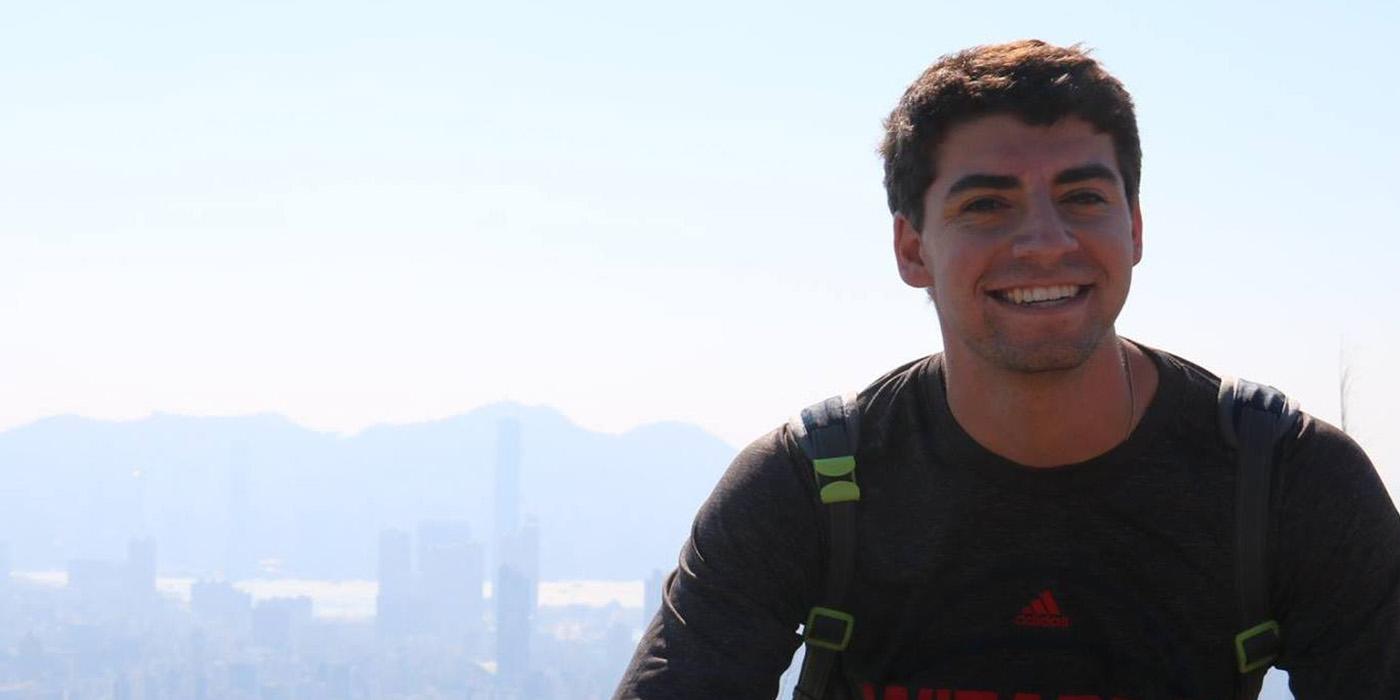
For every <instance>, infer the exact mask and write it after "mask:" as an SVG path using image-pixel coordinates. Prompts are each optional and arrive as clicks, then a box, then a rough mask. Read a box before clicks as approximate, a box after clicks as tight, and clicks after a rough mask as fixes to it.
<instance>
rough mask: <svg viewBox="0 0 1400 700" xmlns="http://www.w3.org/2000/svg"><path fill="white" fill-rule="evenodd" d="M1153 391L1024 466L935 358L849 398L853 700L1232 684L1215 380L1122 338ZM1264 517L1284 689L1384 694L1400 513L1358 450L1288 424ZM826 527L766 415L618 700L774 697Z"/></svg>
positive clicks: (806, 479)
mask: <svg viewBox="0 0 1400 700" xmlns="http://www.w3.org/2000/svg"><path fill="white" fill-rule="evenodd" d="M1143 349H1144V350H1145V351H1146V352H1147V353H1148V355H1149V356H1150V357H1152V359H1153V361H1154V362H1155V363H1156V365H1157V368H1158V370H1159V374H1160V381H1159V384H1158V390H1157V393H1156V395H1155V396H1154V398H1153V400H1152V403H1151V405H1150V406H1149V407H1148V409H1147V412H1146V414H1145V415H1144V416H1143V418H1142V420H1141V422H1140V423H1139V424H1138V426H1137V428H1136V429H1135V430H1134V432H1133V433H1132V435H1131V436H1130V438H1129V439H1128V440H1126V441H1125V442H1123V443H1121V444H1119V445H1118V446H1117V447H1114V448H1113V449H1112V450H1110V451H1108V452H1107V453H1104V454H1102V455H1100V456H1098V457H1095V458H1093V459H1091V460H1088V461H1085V462H1081V463H1078V464H1072V465H1066V466H1062V467H1055V468H1049V469H1032V468H1027V467H1024V466H1022V465H1019V464H1016V463H1014V462H1011V461H1009V460H1006V459H1004V458H1001V457H999V456H997V455H995V454H993V453H991V452H989V451H987V450H986V449H985V448H983V447H982V446H981V445H979V444H978V443H977V442H975V441H974V440H973V439H972V438H971V437H970V436H969V435H968V434H967V433H966V432H964V431H963V430H962V428H961V427H960V426H959V425H958V424H957V422H956V421H955V420H954V419H953V417H952V414H951V413H950V412H949V410H948V405H947V401H946V397H945V395H944V391H943V374H942V361H941V360H942V358H941V356H938V355H934V356H931V357H927V358H924V359H922V360H919V361H916V362H913V363H910V364H908V365H905V366H903V367H901V368H899V369H897V370H895V371H893V372H891V373H890V374H887V375H885V376H884V377H882V378H880V379H879V380H877V381H876V382H875V383H873V384H872V385H871V386H869V387H868V388H866V389H865V390H864V391H863V392H861V393H860V395H859V398H858V401H859V403H860V405H861V407H862V420H861V444H860V448H859V451H858V452H857V455H856V461H857V464H858V467H857V472H856V474H857V477H856V478H857V480H858V481H859V483H860V487H861V501H860V504H859V508H858V516H857V547H856V552H857V554H856V568H855V575H854V578H853V580H852V585H851V593H850V596H849V600H848V604H847V606H846V609H847V610H849V612H850V613H851V614H853V615H854V617H855V620H856V623H855V628H854V635H853V637H852V639H851V644H850V647H849V649H848V651H847V652H846V653H845V654H844V655H843V659H842V665H843V669H842V670H843V672H844V675H845V676H846V677H847V678H848V679H849V681H850V687H852V688H854V689H856V692H857V693H858V694H859V695H861V696H863V697H865V698H872V699H876V700H879V699H882V698H883V699H901V700H902V699H904V698H908V699H909V700H924V698H928V699H929V700H1041V699H1043V700H1054V699H1055V698H1080V699H1081V700H1089V699H1090V698H1101V699H1102V700H1111V699H1112V698H1122V699H1130V700H1148V699H1152V698H1173V699H1174V698H1198V699H1202V700H1207V699H1208V700H1217V699H1222V698H1229V697H1231V696H1232V693H1233V689H1234V684H1235V682H1236V675H1237V673H1236V671H1235V668H1234V663H1235V662H1234V651H1233V639H1234V635H1235V633H1236V632H1238V631H1239V630H1238V629H1236V627H1238V624H1237V619H1236V617H1237V615H1236V607H1235V606H1236V599H1237V596H1236V589H1235V578H1234V553H1233V541H1234V535H1235V526H1234V520H1233V516H1234V507H1235V499H1234V481H1235V469H1234V458H1233V453H1232V452H1231V450H1230V449H1229V448H1227V446H1226V445H1225V443H1224V442H1223V439H1222V437H1221V436H1220V434H1219V428H1218V426H1217V424H1216V391H1217V389H1218V386H1219V379H1218V378H1217V377H1215V376H1214V375H1211V374H1210V373H1209V372H1207V371H1205V370H1203V369H1201V368H1199V367H1197V366H1195V365H1193V364H1191V363H1189V362H1186V361H1184V360H1182V359H1180V358H1177V357H1175V356H1173V355H1170V354H1168V353H1164V352H1161V351H1157V350H1152V349H1150V348H1143ZM1280 452H1281V454H1280V459H1279V460H1277V463H1276V467H1275V475H1274V491H1273V495H1272V499H1273V500H1272V505H1271V512H1272V516H1271V521H1270V527H1269V553H1270V562H1271V564H1270V569H1269V580H1270V582H1271V600H1272V605H1273V611H1274V615H1275V617H1276V619H1277V620H1278V621H1279V623H1280V625H1281V627H1282V630H1283V649H1282V652H1281V654H1280V656H1279V658H1278V660H1277V661H1276V664H1275V665H1277V666H1278V667H1280V668H1283V669H1285V670H1287V671H1288V672H1289V681H1290V685H1291V686H1292V689H1293V692H1294V694H1295V695H1296V696H1297V697H1298V698H1300V700H1335V699H1336V698H1349V699H1357V700H1359V699H1364V698H1375V699H1376V700H1382V699H1384V700H1395V699H1396V698H1400V516H1397V514H1396V510H1395V506H1394V504H1393V503H1392V501H1391V499H1390V498H1389V496H1388V495H1387V494H1386V491H1385V487H1384V485H1383V484H1382V483H1381V481H1380V479H1379V477H1378V476H1377V474H1376V471H1375V469H1374V467H1373V466H1372V465H1371V463H1370V461H1369V460H1368V459H1367V457H1366V455H1365V454H1364V453H1363V452H1362V451H1361V449H1360V448H1359V447H1358V446H1357V445H1356V444H1355V443H1354V442H1353V441H1352V440H1351V439H1350V438H1348V437H1347V436H1346V435H1345V434H1343V433H1341V432H1340V431H1338V430H1337V429H1336V428H1334V427H1332V426H1330V425H1328V424H1326V423H1324V422H1322V421H1319V420H1317V419H1314V418H1312V417H1310V416H1305V417H1304V419H1303V420H1302V422H1301V424H1300V427H1299V430H1298V432H1297V434H1296V435H1293V436H1290V437H1289V438H1287V439H1286V440H1285V441H1284V443H1283V445H1282V446H1281V448H1280ZM826 527H827V526H826V520H825V518H824V514H823V512H822V510H821V505H820V503H819V502H818V499H817V496H816V489H815V481H814V479H813V476H812V472H811V466H810V464H809V463H808V462H807V461H806V460H805V459H804V458H803V457H802V454H801V451H800V450H799V448H798V447H797V445H796V443H795V442H794V441H793V439H792V436H791V435H790V433H789V432H788V430H787V429H786V428H780V429H778V430H775V431H773V432H771V433H769V434H768V435H765V436H763V437H762V438H759V439H758V440H756V441H754V442H753V443H752V444H750V445H749V446H748V447H747V448H745V449H744V450H743V451H742V452H741V453H740V454H739V456H738V457H737V458H735V460H734V463H733V464H732V465H731V466H730V468H729V470H728V471H727V472H726V474H725V475H724V477H723V479H721V481H720V482H719V484H718V485H717V486H716V487H715V490H714V492H713V493H712V494H711V496H710V498H709V499H708V500H707V501H706V503H705V504H704V506H702V507H701V509H700V512H699V514H698V515H697V516H696V519H695V524H694V527H693V529H692V532H691V537H690V539H689V540H688V541H687V542H686V543H685V546H684V547H683V549H682V551H681V555H680V562H679V567H678V568H677V570H676V571H675V572H674V573H673V574H672V575H671V577H670V578H668V580H667V584H666V595H665V598H664V602H663V605H662V607H661V610H660V611H659V612H658V613H657V615H656V617H655V618H654V619H653V620H652V622H651V624H650V626H649V627H648V628H647V630H646V633H645V634H644V636H643V638H642V640H641V643H640V644H639V645H638V648H637V652H636V655H635V657H634V658H633V660H632V663H631V664H630V666H629V667H628V669H627V671H626V673H625V675H624V677H623V679H622V682H621V684H620V686H619V687H618V690H617V693H616V695H615V696H614V697H615V698H617V699H623V700H627V699H632V698H639V699H645V700H661V699H665V700H677V699H684V698H697V699H699V698H705V699H706V700H709V699H713V698H726V699H742V698H772V697H774V695H775V694H776V692H777V681H778V677H779V675H780V674H781V673H782V672H783V670H784V669H785V668H786V667H787V666H788V663H789V660H790V659H791V658H792V654H793V651H794V650H795V649H796V647H797V645H798V644H799V643H800V639H799V638H798V636H797V635H796V632H795V630H796V628H797V627H798V625H799V624H800V623H801V622H802V621H803V620H805V619H806V616H807V613H808V610H809V609H810V608H811V606H812V605H813V604H815V602H816V601H817V600H818V598H819V597H820V595H821V592H822V590H823V575H824V572H825V570H826V569H825V556H826V554H825V553H826V540H827V533H826Z"/></svg>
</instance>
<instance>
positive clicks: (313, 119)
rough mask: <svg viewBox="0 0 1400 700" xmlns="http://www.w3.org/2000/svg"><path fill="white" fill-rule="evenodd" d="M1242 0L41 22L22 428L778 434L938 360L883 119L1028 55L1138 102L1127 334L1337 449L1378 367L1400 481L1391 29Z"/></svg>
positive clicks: (281, 8) (12, 367) (1396, 482)
mask: <svg viewBox="0 0 1400 700" xmlns="http://www.w3.org/2000/svg"><path fill="white" fill-rule="evenodd" d="M1231 5H1234V7H1230V8H1222V7H1219V6H1217V4H1216V3H1195V4H1191V3H1187V4H1179V3H1132V4H1131V5H1129V4H1128V3H1122V4H1121V5H1120V4H1118V3H1092V2H1090V3H1077V4H1074V5H1073V6H1064V5H1052V4H1048V3H998V4H997V5H995V6H994V7H993V6H990V5H987V4H985V3H971V2H961V3H943V2H927V1H925V2H919V3H910V4H906V5H902V6H887V7H884V8H882V9H878V10H876V9H856V8H855V6H854V4H852V3H841V4H838V5H835V6H829V7H822V6H817V5H815V4H813V3H802V4H793V5H792V6H790V7H788V8H782V9H779V8H774V9H756V8H753V7H751V6H750V5H749V4H748V3H741V4H728V5H726V4H716V3H690V4H688V5H686V6H683V7H671V8H663V7H661V6H660V4H658V3H650V2H637V3H632V4H599V3H569V4H557V5H556V4H543V3H531V2H517V3H489V4H484V3H461V2H419V1H408V2H395V3H388V2H344V1H337V2H319V1H318V2H240V3H222V4H220V5H212V4H202V3H188V2H173V1H171V2H141V1H133V2H127V3H118V4H113V3H99V2H58V3H28V4H19V3H11V4H10V5H8V6H7V7H6V11H5V21H4V22H3V23H0V96H2V97H0V100H3V105H4V109H0V154H3V155H0V428H4V427H10V426H15V425H19V424H23V423H26V422H29V421H32V420H35V419H37V418H40V417H43V416H47V415H53V414H59V413H77V414H82V415H89V416H96V417H109V418H116V417H122V418H131V417H138V416H142V415H145V414H147V413H149V412H151V411H164V412H180V413H199V414H234V413H249V412H263V411H272V412H278V413H283V414H286V415H288V416H289V417H291V418H292V419H294V420H296V421H298V422H300V423H303V424H305V425H308V426H311V427H315V428H320V429H326V430H334V431H355V430H358V429H360V428H362V427H364V426H366V425H369V424H372V423H376V422H383V421H391V422H403V421H416V420H424V419H431V418H437V417H442V416H446V415H449V414H453V413H458V412H461V411H464V410H468V409H471V408H474V407H476V406H479V405H482V404H484V403H488V402H491V401H496V400H501V399H514V400H519V401H523V402H527V403H540V404H549V405H552V406H556V407H558V408H560V409H562V410H563V411H564V412H565V413H567V414H568V415H569V416H570V417H572V418H573V419H574V420H576V421H577V422H579V423H581V424H582V425H585V426H587V427H592V428H598V429H605V430H611V431H620V430H625V429H627V428H630V427H632V426H635V425H638V424H641V423H646V422H651V421H656V420H662V419H680V420H685V421H689V422H693V423H696V424H699V425H701V426H703V427H705V428H707V429H709V430H711V431H713V432H715V433H716V434H718V435H720V436H722V437H723V438H725V439H726V440H728V441H729V442H731V443H733V444H735V445H740V444H743V443H744V442H746V441H747V440H749V439H751V438H753V437H755V436H757V435H758V434H760V433H762V432H764V431H766V430H768V429H769V428H771V427H773V426H774V425H776V424H777V423H779V422H780V421H782V420H783V419H785V417H786V416H787V415H789V414H791V413H792V412H793V411H795V410H796V409H798V408H800V407H801V406H803V405H806V404H807V403H809V402H811V401H813V400H816V399H819V398H822V397H823V396H826V395H829V394H833V393H837V392H840V391H842V390H845V389H849V388H857V387H859V386H863V385H864V384H866V383H867V382H868V381H869V380H871V379H873V378H874V377H876V376H878V375H880V374H882V373H884V372H885V371H886V370H888V369H890V368H892V367H893V366H895V365H896V364H899V363H901V362H903V361H906V360H908V359H912V358H915V357H918V356H920V355H923V354H927V353H929V352H933V351H936V350H938V349H939V347H940V342H941V341H940V338H939V335H938V331H937V326H936V321H935V318H934V312H933V309H932V307H931V306H929V305H928V304H927V303H926V302H925V301H924V299H923V297H922V295H921V294H920V292H919V291H917V290H912V289H909V288H907V287H904V286H903V285H902V283H901V282H900V281H899V279H898V277H897V276H896V274H895V269H894V264H893V258H892V254H891V252H890V224H889V215H888V213H887V211H886V209H885V206H884V195H883V191H882V189H881V187H880V163H879V160H878V158H877V157H876V155H875V152H874V148H875V145H876V143H877V141H878V139H879V136H880V130H881V124H880V123H881V119H882V118H883V117H884V115H885V114H887V113H888V111H889V109H890V108H891V107H892V106H893V104H894V102H895V100H896V99H897V97H898V96H899V94H900V92H901V91H902V90H903V88H904V86H905V85H906V84H908V82H909V81H911V80H912V79H913V78H914V77H915V76H916V75H917V74H918V73H919V71H920V70H922V68H923V67H924V66H926V65H927V64H928V63H929V62H931V61H932V60H934V59H935V58H936V57H937V56H939V55H940V54H943V53H947V52H950V51H953V50H956V49H959V48H963V47H966V46H969V45H972V44H977V43H987V42H993V41H1002V40H1009V39H1015V38H1022V37H1028V36H1033V37H1040V38H1044V39H1047V40H1050V41H1053V42H1057V43H1070V42H1075V41H1082V42H1085V43H1086V44H1087V45H1089V46H1091V47H1094V48H1095V54H1096V55H1097V56H1098V57H1099V58H1100V59H1101V60H1102V61H1103V62H1104V63H1105V64H1106V65H1107V66H1108V68H1109V69H1110V70H1111V71H1113V72H1114V73H1115V74H1117V75H1118V76H1119V77H1120V78H1121V79H1122V80H1123V81H1124V82H1125V83H1126V84H1127V86H1128V88H1129V90H1131V91H1132V93H1133V94H1134V96H1135V98H1136V100H1137V104H1138V109H1139V119H1140V124H1141V129H1142V138H1143V148H1144V151H1145V158H1144V169H1143V186H1142V207H1143V210H1144V216H1145V220H1146V227H1145V237H1146V250H1145V256H1144V260H1143V262H1142V264H1141V265H1140V266H1139V267H1138V268H1137V270H1136V277H1135V280H1134V287H1133V293H1132V296H1131V297H1130V299H1129V302H1128V307H1127V309H1126V310H1125V312H1124V314H1123V316H1122V318H1121V320H1120V324H1119V329H1120V331H1121V332H1122V333H1124V334H1125V335H1128V336H1129V337H1132V338H1135V339H1138V340H1140V341H1142V342H1146V343H1148V344H1151V345H1155V346H1157V347H1161V348H1164V349H1167V350H1171V351H1173V352H1176V353H1178V354H1181V355H1184V356H1185V357H1187V358H1189V359H1192V360H1194V361H1197V362H1199V363H1201V364H1204V365H1206V366H1207V367H1209V368H1211V369H1214V370H1216V371H1218V372H1222V373H1230V374H1238V375H1241V376H1245V377H1248V378H1252V379H1257V380H1262V381H1266V382H1268V383H1272V384H1275V385H1276V386H1279V387H1280V388H1282V389H1284V390H1285V391H1287V392H1289V393H1290V394H1293V395H1295V396H1297V397H1298V398H1299V399H1301V400H1302V403H1303V405H1304V408H1306V409H1309V410H1311V411H1312V412H1313V413H1315V414H1317V415H1319V416H1322V417H1323V418H1326V419H1328V420H1331V421H1333V422H1336V421H1337V420H1338V418H1339V401H1338V391H1337V386H1338V364H1339V350H1340V349H1341V347H1342V346H1343V343H1345V345H1346V347H1347V348H1348V349H1349V357H1350V361H1351V364H1352V366H1353V374H1354V377H1355V388H1354V390H1353V395H1352V402H1351V408H1350V410H1351V416H1350V420H1351V422H1352V427H1353V432H1354V434H1355V435H1356V436H1357V437H1358V439H1359V440H1360V441H1361V442H1362V444H1363V445H1365V446H1366V447H1367V448H1368V450H1370V452H1371V454H1372V457H1373V458H1374V459H1375V460H1376V461H1377V462H1378V463H1379V464H1380V465H1381V467H1382V470H1383V472H1385V473H1386V474H1387V478H1388V480H1389V482H1390V484H1391V490H1392V492H1396V491H1397V489H1400V438H1397V437H1396V436H1395V435H1394V434H1393V431H1388V430H1387V428H1388V426H1389V425H1390V424H1392V423H1393V416H1394V411H1393V409H1390V408H1388V407H1387V406H1386V405H1385V404H1384V403H1383V400H1384V399H1385V397H1387V396H1397V395H1400V370H1397V369H1396V368H1395V367H1394V365H1393V364H1392V363H1388V362H1387V360H1388V359H1389V355H1391V354H1392V353H1393V351H1394V349H1395V348H1396V347H1397V346H1400V321H1398V320H1397V319H1400V312H1397V311H1396V310H1395V306H1394V304H1395V298H1396V296H1397V292H1400V282H1398V281H1397V269H1396V268H1397V265H1396V262H1397V258H1396V252H1395V251H1396V250H1397V246H1396V239H1397V237H1400V236H1398V235H1397V234H1400V226H1397V224H1396V223H1395V217H1396V214H1395V194H1394V193H1395V192H1396V191H1397V190H1400V175H1397V170H1396V164H1397V163H1400V157H1397V156H1400V139H1397V138H1396V136H1395V134H1394V132H1393V126H1392V125H1393V124H1396V123H1400V115H1397V111H1398V110H1397V98H1396V97H1395V91H1394V90H1393V83H1394V69H1395V66H1396V61H1395V58H1394V54H1393V44H1394V37H1395V35H1396V31H1397V29H1400V22H1397V19H1398V17H1397V10H1396V6H1395V4H1394V3H1382V2H1370V3H1362V2H1352V3H1347V4H1345V5H1344V6H1340V5H1339V6H1331V5H1330V4H1328V5H1326V6H1324V4H1323V3H1315V4H1312V5H1307V6H1305V5H1301V4H1298V3H1287V2H1268V3H1255V4H1252V5H1248V6H1246V5H1244V4H1239V3H1231ZM1324 7H1325V9H1324Z"/></svg>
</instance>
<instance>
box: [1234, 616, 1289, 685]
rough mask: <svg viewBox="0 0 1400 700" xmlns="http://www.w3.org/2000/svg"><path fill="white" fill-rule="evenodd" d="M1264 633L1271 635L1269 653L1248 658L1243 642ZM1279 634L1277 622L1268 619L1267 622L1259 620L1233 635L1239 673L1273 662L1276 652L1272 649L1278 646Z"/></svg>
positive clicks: (1257, 668) (1254, 669)
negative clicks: (1252, 658) (1255, 657)
mask: <svg viewBox="0 0 1400 700" xmlns="http://www.w3.org/2000/svg"><path fill="white" fill-rule="evenodd" d="M1266 634H1272V635H1273V640H1272V642H1271V643H1270V644H1269V647H1270V653H1268V654H1266V655H1264V656H1262V657H1260V658H1258V659H1254V660H1250V658H1249V652H1248V651H1246V650H1245V644H1247V643H1249V642H1251V641H1253V640H1255V639H1256V638H1258V637H1262V636H1264V635H1266ZM1280 634H1281V633H1280V631H1279V627H1278V623H1277V622H1275V621H1273V620H1269V621H1267V622H1261V623H1259V624H1257V625H1255V626H1253V627H1250V628H1249V629H1247V630H1245V631H1243V632H1240V633H1239V634H1237V635H1235V659H1236V660H1237V661H1239V669H1240V673H1250V672H1252V671H1257V670H1259V669H1261V668H1264V667H1266V666H1268V665H1269V664H1271V663H1273V661H1274V659H1275V658H1277V657H1278V653H1277V652H1276V651H1273V650H1275V649H1277V648H1278V639H1279V636H1280Z"/></svg>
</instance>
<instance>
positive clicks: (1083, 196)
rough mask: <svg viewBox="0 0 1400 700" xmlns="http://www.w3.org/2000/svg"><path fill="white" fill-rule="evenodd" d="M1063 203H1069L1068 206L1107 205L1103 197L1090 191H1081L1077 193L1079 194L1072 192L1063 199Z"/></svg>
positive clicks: (1106, 200)
mask: <svg viewBox="0 0 1400 700" xmlns="http://www.w3.org/2000/svg"><path fill="white" fill-rule="evenodd" d="M1064 201H1065V202H1068V203H1070V204H1107V203H1108V199H1107V198H1105V197H1104V196H1103V195H1101V194H1099V193H1098V192H1092V191H1089V190H1081V191H1079V192H1074V193H1072V194H1070V195H1069V196H1067V197H1065V198H1064Z"/></svg>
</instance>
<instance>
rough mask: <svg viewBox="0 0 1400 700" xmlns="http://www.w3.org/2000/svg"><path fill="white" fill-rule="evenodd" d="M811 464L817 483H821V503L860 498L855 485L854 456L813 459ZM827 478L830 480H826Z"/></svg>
mask: <svg viewBox="0 0 1400 700" xmlns="http://www.w3.org/2000/svg"><path fill="white" fill-rule="evenodd" d="M812 466H813V467H815V468H816V470H817V483H818V484H821V489H820V491H819V494H820V496H821V499H822V503H845V502H846V501H859V500H860V487H859V486H856V458H855V457H853V456H851V455H842V456H840V457H824V458H822V459H814V460H812ZM828 479H830V481H827V480H828ZM823 482H825V483H823Z"/></svg>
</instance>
